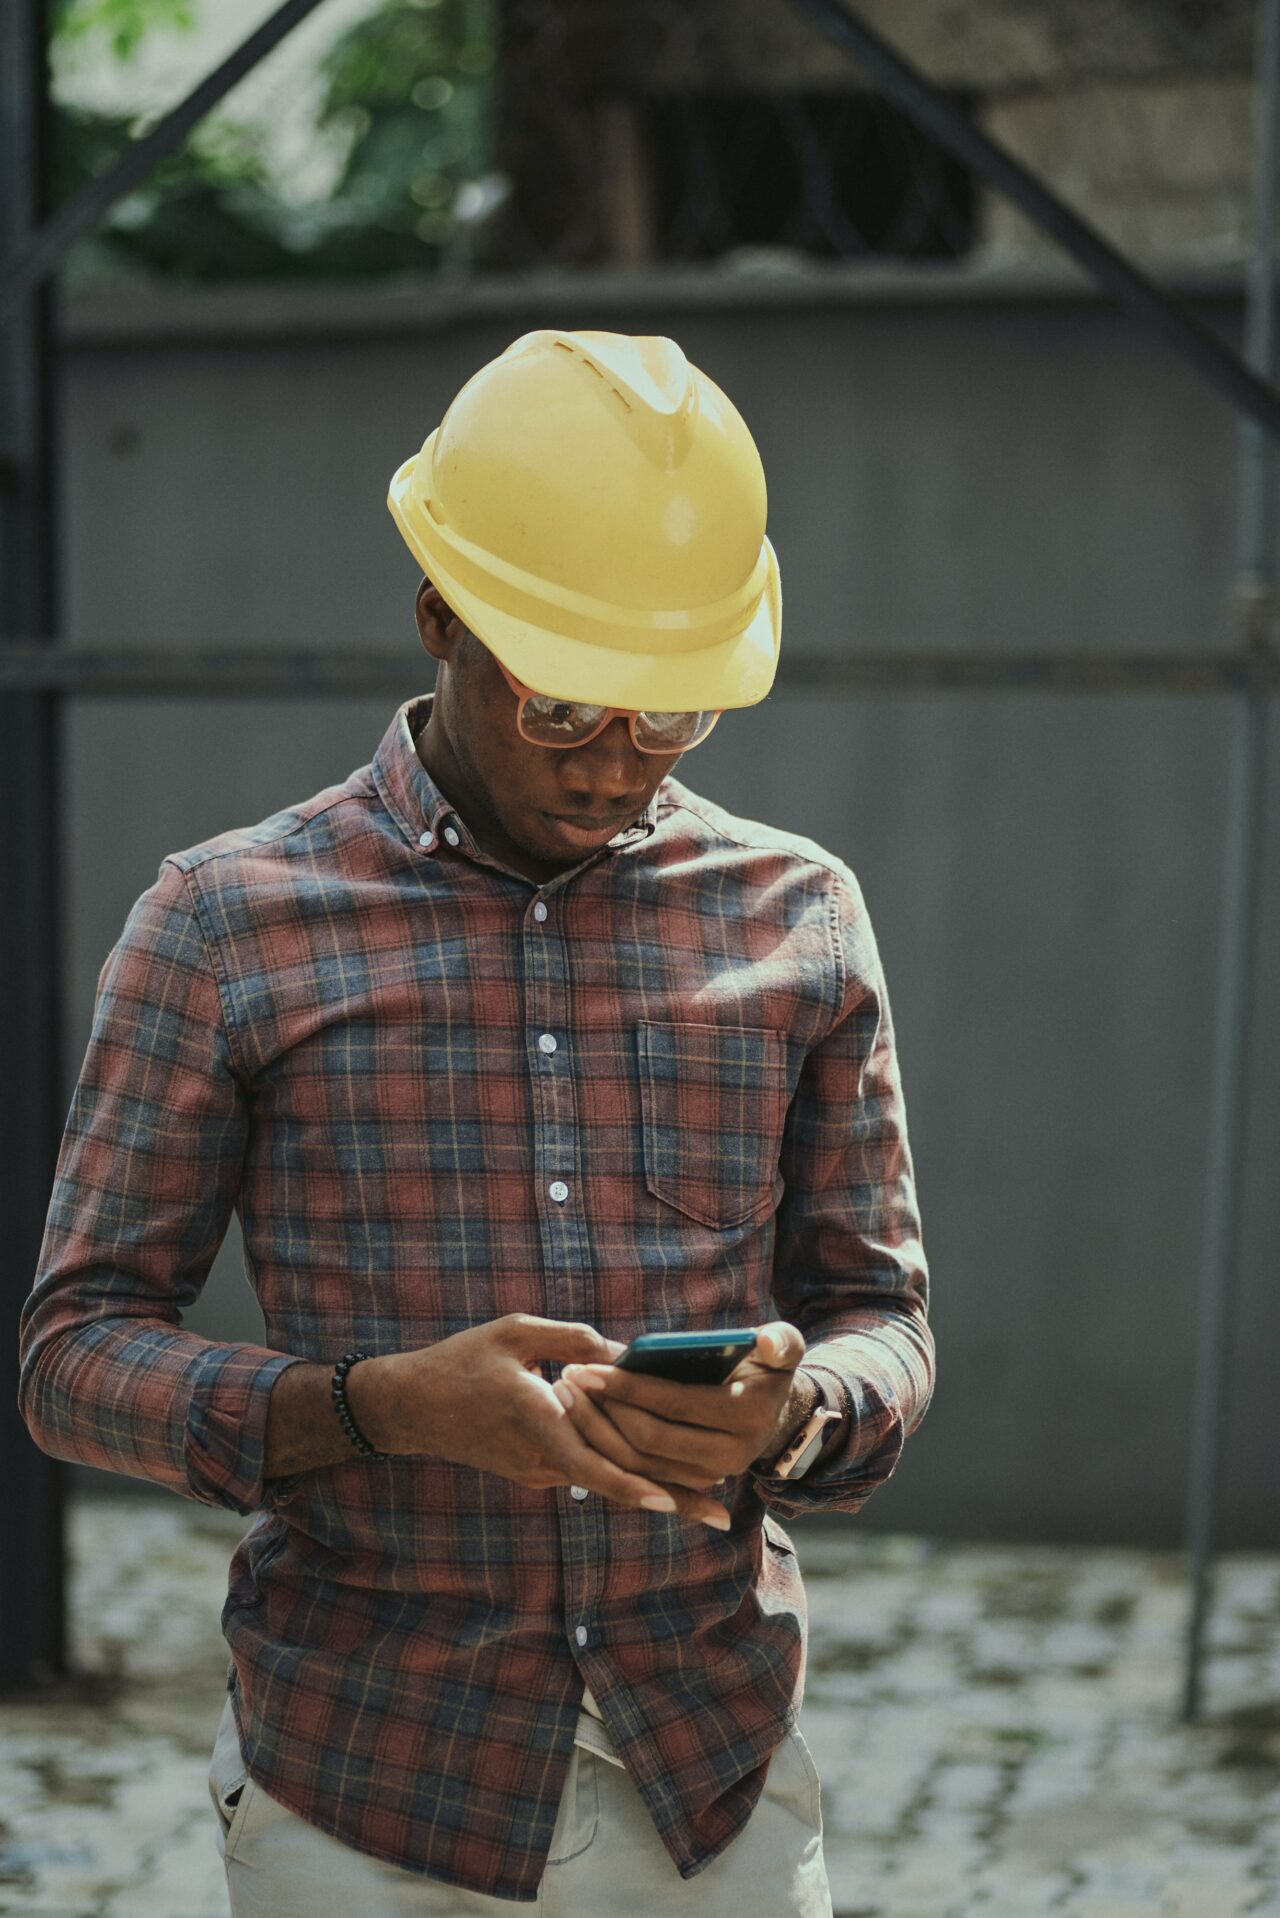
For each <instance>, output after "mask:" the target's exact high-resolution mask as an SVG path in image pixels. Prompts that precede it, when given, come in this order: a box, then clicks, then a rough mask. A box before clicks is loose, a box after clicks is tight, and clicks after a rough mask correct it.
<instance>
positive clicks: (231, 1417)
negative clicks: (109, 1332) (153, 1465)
mask: <svg viewBox="0 0 1280 1918" xmlns="http://www.w3.org/2000/svg"><path fill="white" fill-rule="evenodd" d="M301 1363H302V1361H301V1359H300V1358H298V1357H295V1356H293V1355H291V1354H288V1353H284V1352H269V1351H268V1350H267V1349H266V1348H265V1347H264V1346H261V1345H211V1346H209V1348H208V1349H207V1351H205V1352H203V1353H202V1354H201V1356H200V1358H199V1360H198V1361H197V1364H196V1368H195V1375H194V1378H193V1380H192V1385H191V1399H190V1403H189V1405H188V1408H187V1419H186V1427H185V1431H184V1434H183V1462H184V1465H185V1467H186V1474H187V1486H188V1489H189V1490H190V1493H191V1496H192V1498H196V1499H199V1500H200V1501H201V1502H202V1503H203V1504H205V1505H225V1506H226V1507H227V1508H228V1509H229V1510H230V1511H233V1512H240V1513H242V1514H246V1515H247V1514H248V1513H250V1512H256V1511H258V1510H260V1509H261V1507H262V1506H263V1505H265V1504H269V1503H271V1502H273V1499H274V1497H275V1496H277V1495H278V1494H279V1491H280V1488H282V1487H288V1486H289V1485H290V1483H291V1481H289V1480H287V1479H283V1480H282V1479H271V1480H264V1478H263V1470H262V1468H263V1464H264V1462H265V1458H266V1436H267V1406H268V1403H269V1401H270V1398H271V1392H272V1388H273V1386H274V1385H275V1382H276V1380H277V1379H278V1378H279V1376H280V1374H281V1373H282V1372H284V1371H287V1370H288V1368H289V1367H290V1366H291V1365H299V1364H301Z"/></svg>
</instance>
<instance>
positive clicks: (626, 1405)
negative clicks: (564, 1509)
mask: <svg viewBox="0 0 1280 1918" xmlns="http://www.w3.org/2000/svg"><path fill="white" fill-rule="evenodd" d="M804 1351H805V1345H804V1337H803V1335H802V1334H801V1333H800V1331H799V1330H798V1329H797V1328H796V1327H795V1326H794V1325H788V1324H786V1323H785V1321H783V1320H777V1321H775V1322H774V1323H773V1324H771V1325H762V1326H759V1327H757V1330H756V1344H755V1350H754V1351H753V1352H752V1353H751V1355H750V1356H749V1357H748V1358H745V1359H744V1360H743V1361H742V1363H741V1364H740V1365H739V1366H738V1367H737V1368H736V1370H735V1371H734V1373H733V1376H732V1378H730V1379H728V1380H726V1381H725V1383H724V1384H723V1385H679V1384H676V1383H675V1382H674V1381H673V1380H670V1379H659V1378H653V1377H652V1376H648V1375H646V1374H643V1373H640V1372H624V1371H620V1370H619V1368H618V1367H617V1366H616V1365H612V1364H610V1363H608V1362H607V1361H605V1362H600V1361H589V1362H587V1363H583V1362H582V1361H575V1362H573V1363H571V1364H569V1365H566V1367H565V1369H564V1376H563V1377H562V1378H560V1379H558V1380H557V1381H556V1384H555V1385H554V1387H553V1388H552V1390H553V1391H554V1393H555V1394H556V1396H557V1397H558V1398H559V1399H560V1400H561V1403H562V1404H563V1405H564V1408H565V1410H566V1411H567V1412H568V1414H569V1416H570V1418H571V1419H572V1421H573V1423H574V1426H575V1427H576V1429H577V1431H578V1433H579V1435H580V1436H581V1438H582V1439H583V1440H584V1442H585V1443H586V1444H588V1445H589V1446H590V1447H591V1449H592V1451H593V1452H595V1453H598V1454H599V1455H600V1456H601V1457H602V1458H607V1459H610V1460H612V1461H613V1463H614V1464H615V1465H617V1466H619V1467H620V1468H621V1469H622V1470H624V1471H627V1472H639V1473H643V1474H644V1475H645V1476H646V1477H650V1478H655V1479H659V1480H661V1482H662V1483H663V1484H664V1485H668V1486H680V1485H684V1486H691V1487H696V1488H698V1489H703V1488H705V1487H707V1486H711V1485H715V1484H718V1483H719V1481H720V1480H721V1479H724V1478H731V1477H733V1476H734V1475H736V1474H737V1473H739V1472H744V1471H746V1469H747V1467H748V1466H749V1465H751V1464H752V1463H753V1462H754V1461H755V1460H757V1459H763V1460H765V1461H771V1460H772V1458H773V1457H774V1455H775V1454H776V1453H777V1452H779V1451H781V1449H782V1446H783V1444H784V1442H785V1441H786V1439H787V1438H788V1437H790V1435H791V1433H792V1432H794V1431H795V1430H797V1429H798V1427H799V1426H800V1425H801V1424H803V1422H804V1419H805V1418H806V1417H807V1415H808V1413H809V1412H810V1411H811V1410H812V1409H813V1406H814V1404H815V1403H816V1388H815V1387H814V1386H813V1384H812V1383H811V1381H810V1380H808V1379H807V1378H806V1377H805V1376H804V1375H803V1374H800V1375H799V1376H798V1377H797V1375H796V1367H797V1366H798V1365H799V1363H800V1361H801V1359H802V1358H803V1357H804Z"/></svg>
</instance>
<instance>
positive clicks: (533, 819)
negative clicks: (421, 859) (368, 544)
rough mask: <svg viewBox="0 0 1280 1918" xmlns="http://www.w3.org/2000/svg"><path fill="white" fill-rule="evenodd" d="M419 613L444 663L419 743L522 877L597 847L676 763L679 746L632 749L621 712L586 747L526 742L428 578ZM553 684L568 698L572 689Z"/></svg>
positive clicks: (465, 812) (557, 868) (487, 656)
mask: <svg viewBox="0 0 1280 1918" xmlns="http://www.w3.org/2000/svg"><path fill="white" fill-rule="evenodd" d="M417 617H418V631H419V634H420V635H421V638H422V643H423V645H424V647H425V648H426V650H427V651H428V652H429V653H430V654H431V655H432V656H433V657H434V658H435V659H438V660H439V661H440V662H441V666H440V672H439V674H438V677H437V681H436V697H435V703H434V707H433V710H432V715H431V721H430V724H429V725H428V726H427V728H426V730H425V731H424V733H423V734H422V736H421V738H420V740H419V749H420V751H421V752H422V756H423V760H424V763H425V764H426V765H427V768H428V770H429V771H430V773H431V775H432V777H433V778H434V779H435V781H436V783H437V785H438V786H439V787H440V789H441V791H442V792H444V793H445V794H446V795H447V796H448V797H449V798H450V799H451V800H452V801H453V803H454V805H456V806H457V808H458V810H459V811H460V813H461V814H462V816H463V818H464V819H465V820H466V822H467V825H468V826H469V827H470V829H471V831H472V832H473V833H474V834H475V836H476V838H477V840H478V841H479V843H480V844H481V845H483V846H484V847H485V849H486V850H487V851H489V852H491V853H492V854H493V855H494V856H495V857H497V858H500V859H502V860H503V861H504V863H506V864H509V865H512V866H514V867H515V868H516V870H517V871H520V872H523V873H524V874H525V876H526V877H528V878H533V879H546V878H550V877H552V876H553V875H554V874H555V873H557V872H563V871H565V870H566V869H567V868H568V867H570V866H575V865H577V864H578V862H579V861H580V860H582V859H585V858H586V857H587V856H588V855H589V854H590V853H593V852H597V851H598V850H599V849H600V847H601V846H603V845H604V844H605V842H606V841H607V840H609V839H612V838H613V836H614V834H615V833H618V832H621V830H622V828H623V827H624V826H629V825H630V824H631V823H632V821H633V820H635V819H637V818H638V817H639V815H640V814H641V813H642V812H643V811H644V809H645V807H646V806H647V805H648V803H649V801H650V800H651V799H652V797H653V795H654V793H655V792H656V791H657V789H658V787H659V786H660V785H661V783H662V781H663V780H664V779H665V778H666V776H667V774H668V773H669V772H670V771H671V769H672V767H673V766H675V765H676V764H677V763H678V762H679V760H680V758H681V755H680V753H678V752H674V753H661V754H658V753H639V752H637V751H636V749H635V747H634V746H633V744H632V743H631V734H630V730H629V728H628V726H627V722H626V720H625V719H613V720H610V722H609V724H608V725H607V726H606V727H605V728H604V730H603V732H600V733H598V734H597V735H596V737H595V738H594V739H592V740H588V742H587V744H586V745H585V746H569V747H556V746H533V745H530V743H529V742H528V740H526V739H523V738H522V737H521V735H520V733H519V731H518V730H517V727H516V709H517V706H518V704H519V701H518V699H517V697H516V695H515V694H514V693H513V692H512V690H511V688H510V687H509V686H508V684H507V682H506V680H505V679H504V677H503V675H502V671H501V668H500V667H499V665H498V662H497V660H496V659H494V657H493V655H492V654H491V653H490V652H488V651H487V650H486V648H485V647H484V646H482V645H481V643H480V641H479V640H478V639H476V637H475V635H474V634H472V633H469V632H468V629H467V628H466V627H465V626H464V625H463V624H462V622H461V620H460V619H458V617H457V615H456V614H455V613H453V612H452V611H451V610H450V608H449V607H448V606H447V605H446V604H445V602H444V601H443V600H442V599H441V597H440V595H439V593H438V592H437V590H436V588H435V587H434V586H432V585H431V584H430V582H429V581H427V580H424V581H423V583H422V586H421V588H420V589H419V592H418V603H417ZM555 690H556V691H557V692H561V691H562V692H563V693H564V696H565V697H566V698H567V699H568V698H572V697H573V689H572V687H563V688H560V687H557V688H555ZM423 749H425V750H423Z"/></svg>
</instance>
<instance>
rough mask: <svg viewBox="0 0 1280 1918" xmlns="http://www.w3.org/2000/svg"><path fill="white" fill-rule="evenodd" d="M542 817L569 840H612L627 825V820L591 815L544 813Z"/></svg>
mask: <svg viewBox="0 0 1280 1918" xmlns="http://www.w3.org/2000/svg"><path fill="white" fill-rule="evenodd" d="M542 817H543V818H544V819H545V820H546V821H547V823H548V824H549V825H550V826H551V827H553V828H554V830H555V831H557V832H558V833H560V834H561V835H562V836H563V837H565V838H569V839H612V838H613V835H614V834H615V833H617V832H621V831H622V828H623V827H624V826H625V825H626V823H627V822H626V819H625V818H618V819H596V818H593V816H592V815H591V814H590V813H557V812H544V813H543V815H542Z"/></svg>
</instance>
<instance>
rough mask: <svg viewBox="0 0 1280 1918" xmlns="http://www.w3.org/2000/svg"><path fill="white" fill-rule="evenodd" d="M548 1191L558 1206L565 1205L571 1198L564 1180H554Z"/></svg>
mask: <svg viewBox="0 0 1280 1918" xmlns="http://www.w3.org/2000/svg"><path fill="white" fill-rule="evenodd" d="M547 1190H548V1192H549V1193H550V1194H551V1196H552V1198H553V1199H554V1200H555V1202H556V1204H557V1205H563V1204H564V1202H565V1200H566V1199H567V1198H568V1196H569V1188H568V1186H567V1185H566V1184H565V1182H564V1180H563V1179H553V1180H552V1182H551V1184H550V1185H549V1186H548V1187H547Z"/></svg>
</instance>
